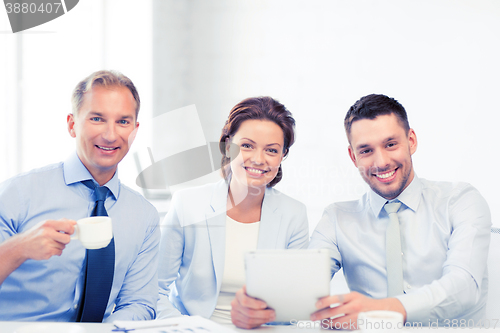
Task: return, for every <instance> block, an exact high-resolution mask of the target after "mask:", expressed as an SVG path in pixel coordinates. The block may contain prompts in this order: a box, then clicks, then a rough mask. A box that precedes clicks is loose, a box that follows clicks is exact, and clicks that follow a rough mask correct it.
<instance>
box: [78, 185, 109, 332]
mask: <svg viewBox="0 0 500 333" xmlns="http://www.w3.org/2000/svg"><path fill="white" fill-rule="evenodd" d="M82 183H83V184H84V185H85V186H87V187H88V188H90V189H92V190H94V193H95V196H96V202H95V206H94V210H93V211H92V215H91V216H108V213H107V212H106V208H105V207H104V201H105V200H106V195H107V194H108V191H109V189H108V188H107V187H105V186H99V187H98V186H95V185H94V182H93V181H92V180H85V181H83V182H82ZM85 257H86V260H85V262H86V264H85V283H84V286H83V293H82V299H81V300H80V311H79V315H78V318H77V321H80V322H96V323H100V322H102V319H103V318H104V313H105V312H106V307H107V305H108V300H109V294H110V293H111V287H112V285H113V276H114V272H115V240H114V238H112V239H111V242H110V243H109V244H108V246H107V247H105V248H102V249H97V250H87V252H86V255H85Z"/></svg>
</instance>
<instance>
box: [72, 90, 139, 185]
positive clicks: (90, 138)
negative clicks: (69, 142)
mask: <svg viewBox="0 0 500 333" xmlns="http://www.w3.org/2000/svg"><path fill="white" fill-rule="evenodd" d="M135 109H136V102H135V100H134V97H133V96H132V93H131V92H130V90H129V89H128V88H126V87H121V86H117V87H108V88H106V87H101V86H96V87H94V88H93V89H92V90H91V91H89V92H88V93H86V94H85V95H84V97H83V103H82V106H81V108H80V110H78V114H76V115H72V114H70V115H68V119H67V121H68V131H69V133H70V135H71V136H72V137H74V138H76V151H77V154H78V157H79V158H80V160H81V161H82V163H83V164H84V165H85V167H86V168H87V169H88V170H89V172H90V173H91V174H92V176H93V177H94V179H95V180H96V181H97V182H98V183H99V184H100V185H103V184H105V183H106V182H108V181H109V180H110V179H111V178H112V177H113V175H114V173H115V171H116V168H117V165H118V163H119V162H120V161H121V160H122V159H123V157H125V155H126V154H127V152H128V150H129V148H130V145H131V144H132V141H133V139H134V137H135V133H136V129H137V128H138V127H139V123H137V122H136V120H137V119H136V110H135Z"/></svg>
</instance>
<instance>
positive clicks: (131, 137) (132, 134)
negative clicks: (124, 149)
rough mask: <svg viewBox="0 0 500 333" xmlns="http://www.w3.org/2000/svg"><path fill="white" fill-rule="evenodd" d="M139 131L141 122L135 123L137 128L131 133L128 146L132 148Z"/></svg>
mask: <svg viewBox="0 0 500 333" xmlns="http://www.w3.org/2000/svg"><path fill="white" fill-rule="evenodd" d="M138 130H139V122H136V123H135V128H134V130H133V131H132V133H130V135H129V136H128V146H129V147H130V146H132V143H134V140H135V136H136V135H137V131H138Z"/></svg>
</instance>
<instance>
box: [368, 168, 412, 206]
mask: <svg viewBox="0 0 500 333" xmlns="http://www.w3.org/2000/svg"><path fill="white" fill-rule="evenodd" d="M421 194H422V183H421V182H420V179H419V178H418V177H417V175H416V174H414V176H413V180H412V181H411V183H410V185H408V187H407V188H405V190H404V191H403V192H402V193H401V194H400V195H399V196H397V197H396V198H395V199H394V200H399V201H401V202H402V203H403V204H404V205H405V206H406V207H408V208H410V209H411V210H413V211H416V210H417V208H418V205H419V203H420V198H421V197H422V196H421ZM368 197H369V200H370V206H371V209H372V211H373V214H374V215H375V216H379V214H380V212H381V211H382V209H383V208H384V205H385V203H386V202H387V199H385V198H383V197H381V196H380V195H378V194H377V193H375V192H373V190H371V189H370V191H369V192H368Z"/></svg>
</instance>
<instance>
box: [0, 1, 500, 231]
mask: <svg viewBox="0 0 500 333" xmlns="http://www.w3.org/2000/svg"><path fill="white" fill-rule="evenodd" d="M2 15H3V16H2ZM6 20H7V17H6V15H5V13H2V12H1V11H0V24H1V25H0V30H2V31H3V33H2V34H0V46H1V51H0V60H1V62H2V65H1V66H0V70H2V73H1V75H0V81H1V83H0V89H1V92H0V98H1V99H0V107H1V108H2V109H1V110H0V113H1V117H2V119H3V122H2V124H1V125H0V126H1V129H2V136H0V137H1V138H2V140H3V141H2V142H0V147H1V148H0V149H1V150H0V153H1V154H2V155H1V156H2V157H3V159H4V161H5V162H4V163H3V165H2V169H0V170H2V171H1V172H2V173H1V176H2V179H5V178H6V177H8V176H10V175H12V174H13V173H15V172H18V171H25V170H28V169H31V168H33V167H37V166H42V165H44V164H47V163H50V162H54V161H57V160H60V159H63V158H64V157H65V156H66V155H67V154H68V153H69V152H70V151H71V150H72V149H73V143H72V140H71V139H70V138H69V136H68V135H67V133H66V131H65V115H66V113H67V112H68V111H69V107H70V105H69V96H70V93H71V89H72V88H73V86H74V85H75V84H76V82H77V81H78V80H79V79H81V78H82V77H83V76H85V75H87V74H88V73H90V72H91V71H93V70H96V69H100V68H108V69H118V70H121V71H123V72H124V73H125V74H127V75H129V76H130V77H131V78H132V79H133V80H134V82H136V83H137V85H138V87H139V90H140V93H141V97H142V100H143V109H142V111H141V113H142V114H141V117H142V119H141V121H143V123H144V125H147V123H148V121H149V122H150V121H151V119H152V115H153V111H154V114H155V115H158V114H161V113H163V112H165V111H171V110H174V109H177V108H180V107H184V106H187V105H191V104H195V105H196V107H197V110H198V112H199V116H200V119H201V123H202V126H203V129H204V133H205V136H206V138H207V140H208V141H216V140H218V137H219V134H220V129H221V127H222V125H223V122H224V120H225V117H226V116H227V113H228V112H229V110H230V109H231V107H232V106H233V105H234V104H236V103H237V102H238V101H240V100H241V99H243V98H245V97H249V96H256V95H270V96H273V97H275V98H277V99H278V100H280V101H281V102H282V103H284V104H285V105H286V106H287V107H288V108H289V109H290V110H291V111H292V113H293V114H294V116H295V118H296V120H297V142H296V144H295V145H294V146H293V147H292V149H291V152H290V155H289V157H288V158H287V160H286V161H285V162H284V164H283V167H284V180H283V181H282V183H280V184H279V185H278V188H279V189H280V190H282V191H283V192H285V193H287V194H289V195H291V196H292V197H295V198H297V199H299V200H301V201H303V202H304V203H305V204H306V205H307V206H308V209H309V219H310V224H311V228H313V227H314V226H315V225H316V223H317V221H318V219H319V218H320V216H321V213H322V210H323V208H324V207H325V206H326V205H328V204H329V203H331V202H334V201H340V200H349V199H353V198H357V197H359V196H360V195H361V194H362V193H363V192H364V190H365V185H364V183H363V182H362V180H361V178H360V177H359V175H358V174H357V171H356V169H355V168H354V167H353V166H352V163H351V162H350V160H349V158H348V156H347V141H346V139H345V135H344V132H343V126H342V121H343V117H344V115H345V112H346V111H347V109H348V108H349V106H350V105H352V104H353V103H354V102H355V101H356V100H357V99H358V98H359V97H361V96H363V95H366V94H369V93H373V92H374V93H384V94H387V95H389V96H392V97H395V98H396V99H398V100H399V101H400V102H401V103H402V104H403V105H404V106H405V107H406V109H407V111H408V113H409V118H410V123H411V125H412V126H413V127H414V129H415V130H416V132H417V136H418V139H419V148H418V151H417V153H416V154H415V155H414V165H415V169H416V171H417V174H418V175H419V176H420V177H425V178H428V179H435V180H451V181H457V180H461V181H467V182H470V183H472V184H473V185H475V186H476V187H477V188H478V189H479V190H480V191H481V193H482V194H483V195H484V197H485V198H486V200H487V201H488V203H489V204H490V208H491V211H492V215H493V221H494V224H496V225H500V222H499V221H498V220H499V218H500V210H499V208H498V206H497V205H496V199H498V198H499V195H498V194H496V190H497V188H498V187H499V185H500V184H499V181H498V178H497V177H496V172H495V171H496V168H495V167H496V162H497V161H498V158H497V157H496V149H495V147H496V141H497V140H496V131H497V126H496V119H497V118H498V117H497V114H498V111H500V110H499V109H500V106H499V105H498V103H496V99H497V98H496V96H497V95H498V92H499V91H500V89H499V88H500V80H498V77H500V64H499V61H498V59H500V48H499V45H500V43H499V42H500V2H498V1H496V0H491V1H486V0H467V1H463V0H462V1H458V0H454V1H444V0H432V1H430V0H428V1H405V0H391V1H387V0H385V1H384V0H381V1H369V0H365V1H359V0H355V1H340V0H332V1H326V0H312V1H290V0H287V1H272V0H269V1H245V0H231V1H229V0H227V1H219V0H215V1H202V0H194V1H173V0H155V1H140V2H138V1H118V0H116V1H109V0H106V1H103V0H92V1H80V3H79V4H78V5H77V7H75V8H74V9H73V10H72V11H70V12H69V13H68V14H66V15H65V16H63V17H61V18H58V19H56V20H54V21H53V22H50V23H47V24H45V25H43V26H40V27H38V28H35V29H33V30H31V31H28V32H25V33H22V36H21V37H19V36H17V35H12V34H8V33H6V31H7V30H8V29H9V27H8V23H7V21H6ZM19 39H20V40H21V42H22V47H21V48H19V46H18V44H17V43H19V42H20V41H19ZM16 50H17V51H16ZM19 50H20V51H19ZM15 52H22V57H21V58H20V57H19V55H16V53H15ZM28 59H31V60H28ZM19 61H23V67H22V74H23V80H22V82H19V81H11V80H8V78H9V77H10V78H12V77H14V78H16V75H18V74H16V73H17V71H16V70H14V69H13V68H17V67H13V66H17V63H18V62H19ZM151 61H152V63H151ZM4 73H5V75H4ZM6 78H7V79H6ZM21 88H22V94H21V95H20V97H21V98H20V99H16V98H15V97H13V96H16V93H17V89H21ZM13 92H14V94H13ZM19 101H21V102H22V103H21V104H22V110H21V111H22V119H18V118H16V117H17V114H16V112H17V109H16V107H17V104H16V103H19ZM16 119H17V120H16ZM14 125H15V126H14ZM141 126H142V125H141ZM146 128H148V127H147V126H144V127H143V128H141V129H146ZM141 129H140V130H139V137H138V140H137V141H136V143H135V149H138V150H144V149H145V148H146V147H147V146H148V145H150V144H151V142H154V140H155V138H154V137H153V133H152V132H149V131H142V132H141ZM179 130H180V131H182V128H180V129H179ZM7 133H8V134H7ZM19 133H21V134H22V136H21V138H22V140H21V143H20V142H19V140H17V139H15V138H16V135H18V134H19ZM16 145H19V146H16ZM13 147H17V148H15V149H13ZM16 154H20V158H18V157H19V156H17V155H16ZM12 157H14V159H13V158H12ZM18 160H19V161H20V162H19V163H20V164H19V163H18V164H19V165H18V166H16V165H17V164H16V163H17V162H14V161H18ZM124 167H125V168H122V169H125V170H124V172H122V171H121V173H122V177H121V178H122V180H123V181H124V182H125V183H127V184H133V183H134V182H135V176H136V173H135V170H134V169H133V167H132V166H131V162H130V160H129V157H127V160H126V161H125V164H124Z"/></svg>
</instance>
